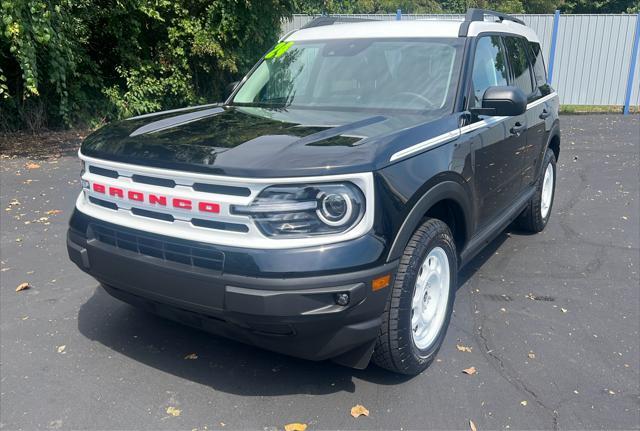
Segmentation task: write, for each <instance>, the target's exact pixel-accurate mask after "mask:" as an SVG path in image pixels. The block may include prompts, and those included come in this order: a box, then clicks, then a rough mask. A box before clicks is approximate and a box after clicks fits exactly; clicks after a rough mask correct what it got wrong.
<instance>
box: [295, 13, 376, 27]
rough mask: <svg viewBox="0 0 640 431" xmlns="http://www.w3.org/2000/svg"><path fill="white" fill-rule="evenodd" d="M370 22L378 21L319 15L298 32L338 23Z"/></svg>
mask: <svg viewBox="0 0 640 431" xmlns="http://www.w3.org/2000/svg"><path fill="white" fill-rule="evenodd" d="M370 21H379V20H376V19H370V18H356V17H346V16H330V15H321V16H319V17H317V18H315V19H313V20H311V21H309V22H308V23H306V24H305V25H303V26H302V27H300V30H302V29H303V28H311V27H322V26H325V25H334V24H335V23H340V22H344V23H347V22H370Z"/></svg>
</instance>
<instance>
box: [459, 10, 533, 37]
mask: <svg viewBox="0 0 640 431" xmlns="http://www.w3.org/2000/svg"><path fill="white" fill-rule="evenodd" d="M485 15H489V16H495V17H496V18H498V20H499V21H500V22H502V21H513V22H515V23H518V24H522V25H526V24H525V23H524V21H522V20H521V19H518V18H516V17H514V16H511V15H507V14H506V13H502V12H496V11H493V10H487V9H476V8H470V9H467V14H466V15H465V17H464V22H463V23H462V25H461V26H460V31H459V32H458V36H460V37H465V36H466V35H467V32H468V31H469V26H470V25H471V23H472V22H477V21H484V17H485Z"/></svg>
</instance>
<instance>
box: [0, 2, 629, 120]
mask: <svg viewBox="0 0 640 431" xmlns="http://www.w3.org/2000/svg"><path fill="white" fill-rule="evenodd" d="M468 7H481V8H487V9H495V10H499V11H502V12H511V13H522V12H524V13H551V12H553V10H555V9H557V8H558V7H561V8H562V10H563V11H565V12H569V13H620V12H627V13H635V12H638V10H639V9H640V0H597V1H591V0H101V1H92V0H0V131H1V130H7V129H16V128H32V129H33V128H38V127H42V126H49V127H57V126H70V125H81V124H85V125H86V124H88V125H92V124H94V123H97V122H101V121H105V120H109V119H113V118H122V117H125V116H129V115H133V114H140V113H145V112H150V111H154V110H158V109H167V108H172V107H179V106H185V105H188V104H194V103H201V102H210V101H217V100H220V99H221V98H222V96H223V93H224V88H225V87H226V85H227V84H228V83H229V82H231V81H233V80H235V79H237V78H238V77H240V76H241V75H242V74H244V73H245V72H246V71H247V70H248V69H249V68H250V67H251V65H252V64H253V63H254V62H255V61H256V60H257V59H258V58H259V57H260V55H261V54H263V53H264V52H265V51H266V50H267V49H268V48H269V47H270V46H271V45H273V43H274V42H275V41H276V40H277V38H278V36H279V33H280V28H281V27H280V24H281V19H282V18H283V17H288V16H290V15H291V13H293V12H296V13H316V14H317V13H322V12H328V13H395V11H396V10H397V9H398V8H401V9H402V11H403V13H464V12H465V10H466V9H467V8H468Z"/></svg>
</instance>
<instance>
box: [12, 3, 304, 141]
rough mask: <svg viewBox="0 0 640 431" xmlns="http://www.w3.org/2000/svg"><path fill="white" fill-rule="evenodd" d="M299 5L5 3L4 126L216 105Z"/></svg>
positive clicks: (53, 123) (75, 121)
mask: <svg viewBox="0 0 640 431" xmlns="http://www.w3.org/2000/svg"><path fill="white" fill-rule="evenodd" d="M294 6H295V5H294V0H260V1H251V0H217V1H209V0H181V1H171V0H102V1H100V2H94V1H90V0H48V1H47V0H0V7H1V9H0V16H1V19H0V128H5V129H6V128H16V127H37V126H44V125H48V126H57V125H73V124H78V123H91V122H92V121H96V120H100V119H103V118H107V119H109V118H116V117H124V116H128V115H132V114H139V113H144V112H149V111H154V110H158V109H163V108H171V107H178V106H184V105H187V104H193V103H199V102H204V101H211V100H220V98H221V97H222V95H223V92H224V88H225V86H226V84H227V83H228V82H230V81H232V80H234V79H236V78H237V77H238V76H240V75H242V74H243V73H245V72H246V71H247V70H248V68H249V67H251V65H252V64H253V63H254V62H255V61H256V59H257V58H259V57H260V55H262V54H263V53H264V52H265V51H266V50H267V49H268V48H269V46H271V45H272V44H273V43H274V42H275V41H276V40H277V38H278V36H279V33H280V23H281V19H282V18H283V17H287V16H290V14H291V13H292V12H293V10H294Z"/></svg>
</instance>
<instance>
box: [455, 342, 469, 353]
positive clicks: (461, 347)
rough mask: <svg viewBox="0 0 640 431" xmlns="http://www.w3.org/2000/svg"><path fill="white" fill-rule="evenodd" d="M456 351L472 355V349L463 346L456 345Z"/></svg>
mask: <svg viewBox="0 0 640 431" xmlns="http://www.w3.org/2000/svg"><path fill="white" fill-rule="evenodd" d="M456 349H458V351H460V352H467V353H471V349H472V348H471V347H467V346H463V345H462V344H456Z"/></svg>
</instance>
